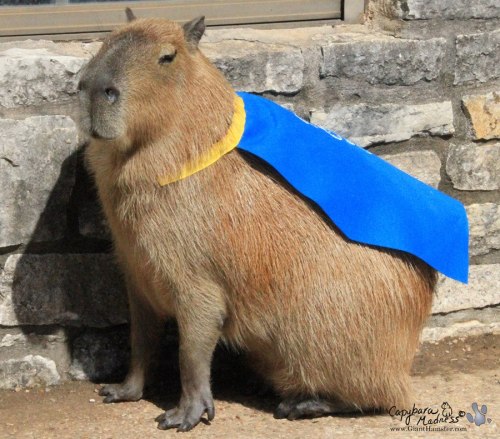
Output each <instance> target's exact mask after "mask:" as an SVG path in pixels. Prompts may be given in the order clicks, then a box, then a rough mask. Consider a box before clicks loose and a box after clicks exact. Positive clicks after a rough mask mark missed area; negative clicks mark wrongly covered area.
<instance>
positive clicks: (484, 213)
mask: <svg viewBox="0 0 500 439" xmlns="http://www.w3.org/2000/svg"><path fill="white" fill-rule="evenodd" d="M466 209H467V217H468V218H469V234H470V236H469V240H470V253H471V255H473V256H477V255H484V254H486V253H488V252H490V251H491V250H493V249H494V250H498V249H500V206H499V205H498V204H495V203H485V204H471V205H469V206H467V207H466Z"/></svg>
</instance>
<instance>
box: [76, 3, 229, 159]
mask: <svg viewBox="0 0 500 439" xmlns="http://www.w3.org/2000/svg"><path fill="white" fill-rule="evenodd" d="M128 12H130V11H128ZM127 16H128V17H129V22H128V23H127V24H126V25H124V26H122V27H120V28H119V29H117V30H116V31H114V32H113V33H111V34H110V35H109V36H108V38H106V40H105V41H104V42H103V45H102V47H101V49H100V50H99V52H98V53H97V54H96V55H95V56H94V57H93V58H92V59H91V60H90V62H89V63H88V64H87V66H86V67H85V68H84V69H83V71H82V73H81V77H80V82H79V90H80V93H79V94H80V108H81V120H80V126H81V128H82V130H83V132H84V133H85V134H86V135H88V136H90V137H92V138H93V139H94V140H96V139H97V140H99V141H103V142H106V141H107V142H108V143H109V144H113V143H115V144H119V145H120V147H121V148H125V149H126V148H127V147H131V146H132V145H134V146H137V145H138V143H147V142H151V141H154V140H155V139H156V138H158V137H159V136H163V135H165V134H166V133H168V132H169V130H170V131H173V132H178V131H179V129H180V127H179V126H178V125H179V124H180V122H179V121H182V120H183V119H185V118H186V117H188V118H190V119H191V120H192V119H193V116H194V117H196V116H197V115H196V114H194V115H193V114H192V113H193V112H196V111H202V110H201V108H203V107H202V106H201V107H200V106H199V107H196V106H195V105H193V101H196V100H198V101H200V100H202V101H203V100H207V99H210V96H211V95H213V93H217V86H215V87H214V86H210V85H209V84H213V83H216V84H217V83H220V84H221V87H222V88H224V87H225V86H226V84H225V81H224V79H223V77H222V75H220V74H219V72H218V71H217V70H216V69H215V68H214V67H213V66H212V65H211V64H210V62H209V61H208V60H207V59H206V58H205V57H204V56H203V55H202V54H201V52H200V51H199V50H198V43H199V41H200V38H201V37H202V35H203V33H204V30H205V23H204V18H203V17H199V18H196V19H194V20H192V21H190V22H189V23H186V24H185V25H184V26H181V25H179V24H177V23H175V22H173V21H169V20H166V19H135V17H133V16H132V15H131V14H129V13H127ZM213 89H215V90H213ZM188 113H190V114H188ZM172 125H176V126H174V127H172Z"/></svg>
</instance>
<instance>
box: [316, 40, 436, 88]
mask: <svg viewBox="0 0 500 439" xmlns="http://www.w3.org/2000/svg"><path fill="white" fill-rule="evenodd" d="M445 46H446V40H445V39H444V38H433V39H429V40H402V39H396V38H388V37H387V38H380V37H375V38H374V39H373V40H372V41H353V42H347V43H334V44H330V45H323V46H322V51H323V62H322V65H321V76H335V77H342V78H352V79H359V80H363V81H366V82H368V83H369V84H386V85H412V84H415V83H417V82H419V81H422V80H424V81H431V80H434V79H436V78H437V77H438V76H439V74H440V72H441V68H442V59H443V56H444V52H445Z"/></svg>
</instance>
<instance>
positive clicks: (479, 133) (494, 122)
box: [462, 92, 500, 140]
mask: <svg viewBox="0 0 500 439" xmlns="http://www.w3.org/2000/svg"><path fill="white" fill-rule="evenodd" d="M462 103H463V106H464V109H465V112H466V114H467V116H468V118H469V120H470V123H471V126H472V131H473V133H474V139H477V140H488V139H498V138H500V92H491V93H488V94H486V95H475V96H465V97H464V98H463V100H462Z"/></svg>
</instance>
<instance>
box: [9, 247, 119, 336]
mask: <svg viewBox="0 0 500 439" xmlns="http://www.w3.org/2000/svg"><path fill="white" fill-rule="evenodd" d="M127 319H128V312H127V303H126V295H125V293H124V290H123V287H122V282H121V276H120V274H119V272H118V269H117V267H116V265H115V264H114V260H113V257H112V256H110V255H105V254H81V255H78V254H66V255H64V254H46V255H11V256H9V257H8V259H7V261H6V262H5V267H4V270H3V272H2V273H1V275H0V325H4V326H16V325H50V324H61V325H70V326H81V325H85V326H90V327H106V326H111V325H116V324H122V323H125V322H126V321H127Z"/></svg>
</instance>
